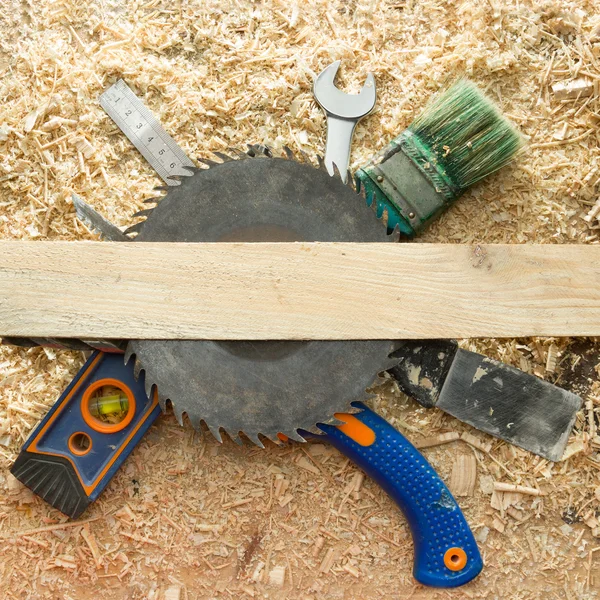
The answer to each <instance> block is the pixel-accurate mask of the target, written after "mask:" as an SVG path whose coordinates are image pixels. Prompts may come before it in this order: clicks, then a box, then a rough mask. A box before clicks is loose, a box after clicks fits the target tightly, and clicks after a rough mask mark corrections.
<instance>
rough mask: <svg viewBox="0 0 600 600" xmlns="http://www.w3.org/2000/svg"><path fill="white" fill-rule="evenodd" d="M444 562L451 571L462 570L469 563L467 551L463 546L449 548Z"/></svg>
mask: <svg viewBox="0 0 600 600" xmlns="http://www.w3.org/2000/svg"><path fill="white" fill-rule="evenodd" d="M444 564H445V565H446V566H447V567H448V568H449V569H450V570H451V571H460V570H462V569H464V568H465V566H466V565H467V553H466V552H465V551H464V550H463V549H462V548H448V550H446V553H445V554H444Z"/></svg>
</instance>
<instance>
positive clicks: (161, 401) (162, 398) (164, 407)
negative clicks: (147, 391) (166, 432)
mask: <svg viewBox="0 0 600 600" xmlns="http://www.w3.org/2000/svg"><path fill="white" fill-rule="evenodd" d="M168 401H169V399H168V398H167V397H166V396H164V395H163V394H161V393H160V392H158V404H159V406H160V409H161V410H162V411H163V412H166V410H167V402H168Z"/></svg>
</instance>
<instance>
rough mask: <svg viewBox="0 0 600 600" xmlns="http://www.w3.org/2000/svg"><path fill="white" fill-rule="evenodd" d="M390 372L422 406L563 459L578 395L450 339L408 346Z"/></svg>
mask: <svg viewBox="0 0 600 600" xmlns="http://www.w3.org/2000/svg"><path fill="white" fill-rule="evenodd" d="M393 356H394V357H395V358H397V359H398V365H397V366H396V367H394V368H393V369H390V371H389V373H390V374H391V375H392V377H393V378H394V379H395V380H396V381H397V383H398V386H399V387H400V389H401V390H402V391H403V392H404V393H405V394H407V395H408V396H410V397H412V398H414V399H415V400H416V401H417V402H419V403H420V404H422V405H423V406H425V407H426V408H432V407H437V408H441V409H442V410H443V411H445V412H447V413H448V414H451V415H452V416H453V417H456V418H457V419H460V420H461V421H464V422H465V423H468V424H469V425H472V426H473V427H475V428H477V429H479V430H480V431H484V432H485V433H489V434H490V435H493V436H495V437H499V438H501V439H503V440H506V441H507V442H510V443H511V444H515V445H516V446H520V447H521V448H524V449H525V450H529V451H530V452H533V453H534V454H539V455H540V456H543V457H544V458H547V459H548V460H552V461H557V460H560V458H561V457H562V455H563V452H564V450H565V446H566V444H567V441H568V439H569V434H570V433H571V430H572V428H573V423H574V422H575V416H576V413H577V411H578V410H579V408H580V407H581V403H582V400H581V398H580V397H579V396H576V395H575V394H573V393H571V392H568V391H566V390H563V389H561V388H559V387H557V386H555V385H552V384H551V383H548V382H547V381H544V380H542V379H539V378H538V377H535V376H533V375H529V374H527V373H525V372H523V371H521V370H519V369H515V368H514V367H511V366H509V365H506V364H504V363H501V362H498V361H496V360H492V359H490V358H488V357H486V356H483V355H481V354H476V353H475V352H469V351H467V350H462V349H460V348H458V345H457V344H456V342H454V341H453V340H437V341H428V342H427V344H423V343H422V342H419V341H411V342H406V343H405V344H404V345H403V346H402V347H401V348H400V349H399V350H397V351H396V352H395V353H394V354H393Z"/></svg>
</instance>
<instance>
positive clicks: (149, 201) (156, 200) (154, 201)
mask: <svg viewBox="0 0 600 600" xmlns="http://www.w3.org/2000/svg"><path fill="white" fill-rule="evenodd" d="M163 198H164V196H154V197H153V198H146V199H145V200H142V202H143V203H144V204H158V203H159V202H160V201H161V200H162V199H163Z"/></svg>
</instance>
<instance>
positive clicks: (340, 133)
mask: <svg viewBox="0 0 600 600" xmlns="http://www.w3.org/2000/svg"><path fill="white" fill-rule="evenodd" d="M339 68H340V61H339V60H336V61H335V62H333V63H331V64H330V65H329V66H328V67H327V68H325V69H324V70H323V71H322V72H321V73H320V74H319V76H318V77H317V78H316V80H315V83H314V86H313V94H314V97H315V100H316V101H317V102H318V103H319V105H320V106H321V108H322V109H323V110H324V111H325V114H326V115H327V142H326V145H325V166H326V167H327V171H329V174H330V175H333V174H334V173H335V170H336V169H337V170H338V171H339V174H340V177H341V178H342V181H343V182H344V183H346V181H347V180H348V167H349V165H350V147H351V144H352V136H353V135H354V128H355V127H356V124H357V123H358V122H359V121H360V120H361V119H362V118H363V117H365V116H367V115H368V114H369V113H370V112H371V111H372V110H373V109H374V108H375V102H376V101H377V93H376V91H375V78H374V77H373V73H368V74H367V79H366V81H365V83H364V85H363V87H362V89H361V91H360V93H359V94H346V93H344V92H342V91H341V90H340V89H338V88H337V87H336V86H335V83H334V81H335V76H336V75H337V72H338V69H339Z"/></svg>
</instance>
